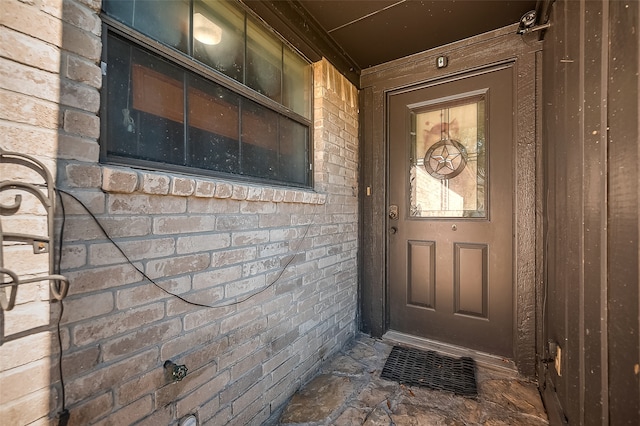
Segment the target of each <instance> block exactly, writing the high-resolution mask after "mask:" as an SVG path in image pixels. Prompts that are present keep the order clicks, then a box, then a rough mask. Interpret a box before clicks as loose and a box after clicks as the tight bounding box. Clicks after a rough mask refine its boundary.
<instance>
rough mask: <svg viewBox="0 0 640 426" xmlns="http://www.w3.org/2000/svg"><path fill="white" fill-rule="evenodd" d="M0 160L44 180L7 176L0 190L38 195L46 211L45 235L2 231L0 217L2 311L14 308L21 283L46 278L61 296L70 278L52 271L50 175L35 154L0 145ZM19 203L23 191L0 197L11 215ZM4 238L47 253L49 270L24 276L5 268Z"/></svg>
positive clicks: (3, 209) (1, 210)
mask: <svg viewBox="0 0 640 426" xmlns="http://www.w3.org/2000/svg"><path fill="white" fill-rule="evenodd" d="M0 164H13V165H16V166H22V167H25V168H27V169H30V170H31V171H35V172H36V173H38V174H39V175H40V176H41V177H42V179H43V180H44V182H43V183H42V184H34V183H29V182H23V181H16V180H7V181H0V194H2V193H3V192H5V191H9V190H12V191H24V192H26V193H28V194H31V195H33V196H34V197H35V198H37V199H38V200H39V201H40V203H42V206H43V207H44V209H45V211H46V214H47V235H35V234H24V233H15V232H5V231H3V229H2V221H1V220H0V308H2V309H3V310H5V311H10V310H11V309H13V307H14V306H15V303H16V297H17V294H18V287H19V286H20V285H22V284H28V283H35V282H40V281H49V287H50V289H51V294H52V295H53V297H54V299H57V300H62V299H64V298H65V297H66V295H67V292H68V291H69V281H68V280H67V278H66V277H64V276H62V275H58V274H54V273H53V272H54V271H53V268H54V266H53V265H54V251H53V249H52V248H51V247H50V245H51V243H52V241H53V231H54V228H53V224H54V217H53V215H54V208H55V198H54V197H55V192H54V188H53V182H54V181H53V177H52V175H51V173H50V172H49V170H48V169H47V167H46V166H45V165H44V164H43V163H42V162H40V161H38V160H37V159H35V158H34V157H32V156H30V155H26V154H21V153H17V152H8V151H4V150H2V149H0ZM21 204H22V195H21V194H14V196H13V201H12V202H6V201H4V202H3V201H2V200H0V213H2V215H12V214H15V213H16V212H18V210H19V209H20V206H21ZM5 242H13V243H22V244H24V243H27V244H31V245H32V246H33V252H34V254H48V255H49V274H48V275H45V276H36V277H31V278H23V277H20V276H18V274H17V273H15V272H14V271H12V270H11V269H8V268H6V267H5V265H4V259H3V252H4V249H5Z"/></svg>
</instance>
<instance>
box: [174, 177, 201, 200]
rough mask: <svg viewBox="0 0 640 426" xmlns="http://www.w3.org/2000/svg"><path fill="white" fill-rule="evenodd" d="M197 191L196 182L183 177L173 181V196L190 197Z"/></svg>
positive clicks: (175, 178)
mask: <svg viewBox="0 0 640 426" xmlns="http://www.w3.org/2000/svg"><path fill="white" fill-rule="evenodd" d="M195 190H196V182H195V181H194V180H193V179H189V178H183V177H173V178H172V179H171V189H170V190H169V193H170V194H171V195H177V196H181V197H188V196H190V195H192V194H193V193H194V191H195Z"/></svg>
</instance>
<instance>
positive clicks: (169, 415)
mask: <svg viewBox="0 0 640 426" xmlns="http://www.w3.org/2000/svg"><path fill="white" fill-rule="evenodd" d="M173 411H174V409H173V406H171V405H166V406H163V407H160V408H156V409H155V410H153V412H152V413H151V414H149V415H148V416H147V417H145V418H144V419H141V420H140V421H138V422H137V423H136V425H137V426H158V425H169V424H171V423H172V422H173V417H174V416H173Z"/></svg>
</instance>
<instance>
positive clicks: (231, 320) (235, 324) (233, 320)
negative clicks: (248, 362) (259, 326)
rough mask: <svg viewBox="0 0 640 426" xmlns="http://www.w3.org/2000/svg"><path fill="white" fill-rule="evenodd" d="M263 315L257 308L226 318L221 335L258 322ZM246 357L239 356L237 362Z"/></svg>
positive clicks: (223, 321) (221, 326)
mask: <svg viewBox="0 0 640 426" xmlns="http://www.w3.org/2000/svg"><path fill="white" fill-rule="evenodd" d="M261 314H262V311H261V309H260V308H257V307H256V308H250V309H246V310H244V311H242V312H238V313H237V314H235V315H233V316H231V317H228V318H225V319H224V320H222V322H221V323H220V333H222V334H227V333H229V332H231V331H233V330H236V329H238V328H241V327H243V326H245V325H247V324H251V323H252V322H253V321H256V320H258V319H259V318H260V316H261ZM246 355H247V353H245V355H244V356H246ZM244 356H239V355H238V357H237V358H236V360H235V361H237V360H238V359H242V358H244Z"/></svg>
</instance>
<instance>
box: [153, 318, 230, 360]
mask: <svg viewBox="0 0 640 426" xmlns="http://www.w3.org/2000/svg"><path fill="white" fill-rule="evenodd" d="M199 309H200V311H201V312H204V313H203V315H205V314H206V315H208V318H211V319H212V320H211V321H213V320H215V318H216V312H215V311H216V310H215V309H209V310H205V311H203V310H202V308H199ZM217 315H220V313H219V312H218V313H217ZM203 321H204V320H203ZM211 321H209V323H206V322H205V323H204V324H205V326H204V327H200V328H198V329H197V330H194V331H191V332H189V331H185V332H184V333H181V334H180V335H179V336H177V337H176V338H175V339H172V340H168V341H165V342H162V347H161V348H160V357H161V358H162V359H174V358H176V357H177V356H181V355H182V354H184V353H185V352H187V351H192V350H194V349H195V348H199V347H202V346H203V345H209V344H211V343H212V339H214V338H215V337H216V336H217V335H218V334H219V333H218V330H219V326H218V325H217V324H213V323H211ZM225 339H226V338H224V337H223V339H222V340H225ZM213 345H214V346H215V347H216V348H222V349H223V350H224V349H226V347H227V345H226V344H224V343H220V344H218V343H214V344H213ZM174 361H175V360H174ZM175 362H177V361H175Z"/></svg>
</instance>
